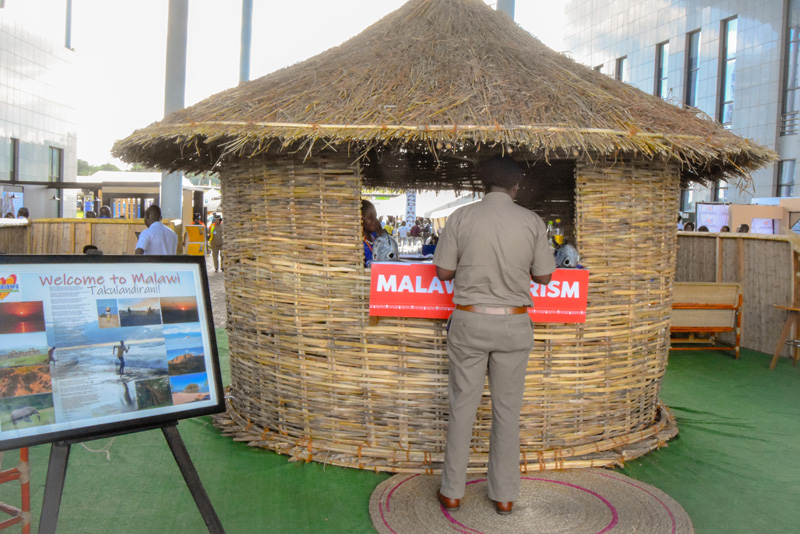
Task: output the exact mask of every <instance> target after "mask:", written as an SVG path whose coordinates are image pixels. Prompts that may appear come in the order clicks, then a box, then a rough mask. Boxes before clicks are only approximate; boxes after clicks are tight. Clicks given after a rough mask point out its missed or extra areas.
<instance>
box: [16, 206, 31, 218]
mask: <svg viewBox="0 0 800 534" xmlns="http://www.w3.org/2000/svg"><path fill="white" fill-rule="evenodd" d="M30 218H31V214H30V212H29V211H28V208H26V207H25V206H22V207H21V208H20V209H18V210H17V219H30Z"/></svg>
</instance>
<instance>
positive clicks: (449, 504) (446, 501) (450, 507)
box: [436, 490, 461, 512]
mask: <svg viewBox="0 0 800 534" xmlns="http://www.w3.org/2000/svg"><path fill="white" fill-rule="evenodd" d="M436 498H437V499H439V504H441V505H442V506H443V507H444V509H445V510H447V511H448V512H455V511H456V510H458V509H459V508H461V499H451V498H450V497H445V496H444V495H442V492H441V491H438V490H437V491H436Z"/></svg>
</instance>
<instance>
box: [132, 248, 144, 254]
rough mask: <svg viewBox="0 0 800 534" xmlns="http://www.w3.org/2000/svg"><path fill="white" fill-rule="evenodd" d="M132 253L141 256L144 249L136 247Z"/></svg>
mask: <svg viewBox="0 0 800 534" xmlns="http://www.w3.org/2000/svg"><path fill="white" fill-rule="evenodd" d="M133 253H134V254H136V255H137V256H142V255H144V249H143V248H137V249H136V250H135V251H134V252H133Z"/></svg>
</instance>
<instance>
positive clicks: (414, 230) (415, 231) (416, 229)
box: [408, 219, 422, 237]
mask: <svg viewBox="0 0 800 534" xmlns="http://www.w3.org/2000/svg"><path fill="white" fill-rule="evenodd" d="M419 223H420V220H419V219H417V220H416V221H414V226H412V227H411V230H410V231H409V232H408V233H409V235H410V236H411V237H419V236H421V235H422V228H420V226H419Z"/></svg>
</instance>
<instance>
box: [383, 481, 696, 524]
mask: <svg viewBox="0 0 800 534" xmlns="http://www.w3.org/2000/svg"><path fill="white" fill-rule="evenodd" d="M439 481H440V478H439V476H432V475H395V476H393V477H392V478H390V479H388V480H386V481H384V482H382V483H381V484H380V485H378V487H377V488H375V491H374V492H373V493H372V497H371V498H370V503H369V511H370V515H371V516H372V523H373V525H374V526H375V529H376V530H377V531H378V532H379V533H381V534H420V533H422V532H431V533H460V534H490V533H498V534H500V533H502V534H514V533H526V534H540V533H541V534H545V533H546V534H559V533H564V534H621V533H639V534H641V533H647V534H660V533H664V534H688V533H692V532H694V529H693V527H692V521H691V520H690V519H689V516H688V515H687V514H686V512H685V511H684V510H683V508H681V506H680V505H679V504H678V503H677V502H675V500H674V499H672V498H671V497H670V496H669V495H667V494H666V493H664V492H663V491H661V490H659V489H656V488H654V487H653V486H650V485H648V484H644V483H643V482H639V481H638V480H634V479H632V478H629V477H626V476H624V475H620V474H619V473H615V472H613V471H608V470H605V469H573V470H569V471H542V472H537V473H530V474H525V475H522V476H521V488H520V498H519V500H518V501H517V502H515V503H514V511H513V513H512V514H511V515H507V516H501V515H498V514H497V513H495V511H494V506H493V504H492V502H491V501H490V500H489V497H488V496H487V489H486V486H487V484H486V478H485V476H472V477H469V479H468V480H467V489H466V493H465V495H464V498H463V499H461V507H460V509H459V510H458V511H455V512H448V511H447V510H445V509H444V508H443V507H442V506H441V505H440V504H439V502H438V501H437V500H436V491H437V490H438V489H439Z"/></svg>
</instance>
